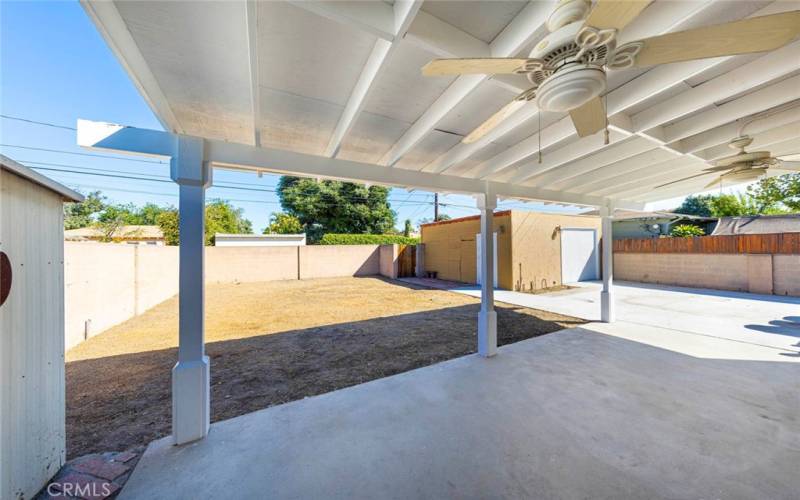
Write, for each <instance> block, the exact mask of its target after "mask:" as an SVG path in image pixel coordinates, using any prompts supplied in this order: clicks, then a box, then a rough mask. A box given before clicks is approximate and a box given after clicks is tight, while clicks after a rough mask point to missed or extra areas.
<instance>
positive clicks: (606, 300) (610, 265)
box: [600, 205, 616, 323]
mask: <svg viewBox="0 0 800 500" xmlns="http://www.w3.org/2000/svg"><path fill="white" fill-rule="evenodd" d="M600 217H601V221H602V227H601V230H602V233H603V236H602V242H603V245H602V246H603V291H602V292H600V319H601V321H603V322H604V323H613V322H614V320H615V318H616V315H615V311H614V291H613V288H614V237H613V234H612V231H613V225H612V222H613V217H614V207H613V206H611V205H608V206H603V207H600Z"/></svg>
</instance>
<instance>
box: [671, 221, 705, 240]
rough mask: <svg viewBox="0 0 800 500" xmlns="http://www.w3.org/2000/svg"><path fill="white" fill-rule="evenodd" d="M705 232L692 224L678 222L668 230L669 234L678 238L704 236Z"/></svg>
mask: <svg viewBox="0 0 800 500" xmlns="http://www.w3.org/2000/svg"><path fill="white" fill-rule="evenodd" d="M705 234H706V232H705V231H704V230H703V228H702V227H699V226H695V225H693V224H678V225H677V226H675V227H673V228H672V231H670V233H669V235H670V236H675V237H678V238H692V237H694V236H705Z"/></svg>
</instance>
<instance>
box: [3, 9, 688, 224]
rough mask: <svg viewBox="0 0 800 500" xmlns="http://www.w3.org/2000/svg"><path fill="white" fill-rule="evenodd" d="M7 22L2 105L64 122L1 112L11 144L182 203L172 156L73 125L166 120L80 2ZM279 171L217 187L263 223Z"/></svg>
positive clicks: (403, 208)
mask: <svg viewBox="0 0 800 500" xmlns="http://www.w3.org/2000/svg"><path fill="white" fill-rule="evenodd" d="M0 32H1V33H2V39H1V40H0V60H1V62H0V64H1V66H0V89H1V90H0V92H1V94H0V113H1V114H2V115H5V116H7V117H15V118H20V119H24V120H32V121H38V122H44V123H50V124H53V125H57V126H45V125H40V124H34V123H28V122H25V121H20V120H18V119H9V118H2V119H0V143H1V144H2V146H0V151H1V152H2V153H3V154H5V155H6V156H9V157H11V158H13V159H15V160H17V161H20V162H21V163H24V164H26V165H28V166H30V167H34V168H37V170H38V171H39V172H41V173H43V174H45V175H47V176H49V177H52V178H53V179H56V180H58V181H60V182H62V183H64V184H66V185H68V186H70V187H73V188H76V189H78V190H80V191H82V192H84V193H85V192H88V191H93V190H101V191H102V192H103V193H104V194H105V195H106V196H107V197H108V198H109V199H110V200H111V201H114V202H121V203H128V202H132V203H134V204H137V205H142V204H144V203H146V202H154V203H157V204H159V205H169V204H173V205H177V191H178V190H177V186H176V185H175V184H173V183H172V182H169V180H168V166H167V165H166V164H163V163H158V162H154V160H152V159H145V158H134V157H129V156H118V155H110V154H100V156H97V155H98V154H99V153H95V152H89V151H86V150H83V149H81V148H79V147H77V146H76V145H75V131H74V130H71V129H70V128H71V127H74V126H75V122H76V120H77V119H78V118H86V119H91V120H99V121H108V122H114V123H122V124H126V125H132V126H137V127H145V128H155V129H161V126H160V124H159V123H158V121H157V120H156V118H155V116H154V115H153V113H152V112H151V111H150V109H149V107H148V106H147V105H146V104H145V102H144V100H143V99H142V98H141V96H140V95H139V93H138V92H137V91H136V89H135V87H134V86H133V84H132V83H131V81H130V80H129V79H128V77H127V75H126V74H125V72H124V70H123V69H122V67H121V66H120V65H119V64H118V63H117V61H116V59H115V58H114V56H113V55H112V53H111V51H110V50H109V49H108V48H107V46H106V45H105V42H104V41H103V40H102V38H101V37H100V35H99V33H98V32H97V31H96V30H95V28H94V26H93V25H92V23H91V21H90V20H89V18H88V17H87V16H86V15H85V14H84V12H83V9H82V8H81V7H80V5H79V4H78V3H77V2H72V1H59V2H7V1H2V2H0ZM62 127H67V128H62ZM30 148H38V149H30ZM43 149H46V150H51V151H43ZM70 171H71V172H70ZM109 175H116V176H117V177H110V176H109ZM119 176H123V177H119ZM124 177H146V178H148V179H152V180H148V181H145V180H137V179H129V178H124ZM277 180H278V177H277V176H264V177H262V178H258V177H256V176H255V175H252V174H247V173H237V172H226V171H220V170H217V171H215V173H214V182H215V184H217V185H216V186H214V187H212V188H211V189H210V190H209V192H208V197H209V198H223V199H227V200H230V201H231V202H232V203H233V204H234V205H236V206H238V207H241V208H243V209H244V211H245V217H247V218H248V219H250V220H251V221H252V222H253V227H254V228H255V230H256V231H259V232H260V230H261V229H262V228H263V227H265V226H266V225H267V221H268V219H269V216H270V214H271V213H272V212H278V211H280V204H279V203H278V199H277V196H276V195H275V193H274V187H275V185H276V183H277ZM222 186H228V187H222ZM242 188H244V189H242ZM389 198H390V201H391V205H392V208H393V209H394V210H396V211H397V213H398V223H397V224H398V227H401V226H402V224H403V221H404V220H405V219H406V218H410V219H411V220H412V222H414V224H416V223H417V222H418V221H419V220H420V219H422V218H431V217H432V216H433V206H432V201H433V194H432V193H427V192H422V191H414V192H407V191H405V190H402V189H393V190H392V192H391V195H390V197H389ZM440 202H441V203H442V204H444V206H443V207H442V208H441V209H440V211H441V213H445V214H448V215H450V216H452V217H461V216H465V215H472V214H475V213H477V210H475V209H474V208H471V207H473V206H474V202H473V200H472V199H471V198H469V197H467V196H443V197H440ZM660 205H662V204H660ZM663 205H664V206H663V207H662V206H659V207H658V208H668V207H669V206H675V202H674V201H670V202H666V204H663ZM500 208H527V209H537V210H547V211H553V210H555V211H564V210H567V211H573V212H574V211H575V210H574V209H560V208H558V207H555V208H554V207H550V206H547V207H545V206H543V205H539V204H522V203H520V202H501V203H500Z"/></svg>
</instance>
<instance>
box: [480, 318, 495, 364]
mask: <svg viewBox="0 0 800 500" xmlns="http://www.w3.org/2000/svg"><path fill="white" fill-rule="evenodd" d="M478 354H480V355H481V356H483V357H484V358H489V357H492V356H494V355H495V354H497V312H495V311H481V312H479V313H478Z"/></svg>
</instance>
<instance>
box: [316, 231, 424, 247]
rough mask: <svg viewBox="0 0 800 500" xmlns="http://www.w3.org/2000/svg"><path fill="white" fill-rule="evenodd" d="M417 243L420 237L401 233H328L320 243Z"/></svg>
mask: <svg viewBox="0 0 800 500" xmlns="http://www.w3.org/2000/svg"><path fill="white" fill-rule="evenodd" d="M393 243H397V244H399V245H416V244H417V243H419V238H407V237H405V236H401V235H399V234H335V233H326V234H325V236H323V237H322V239H320V240H319V244H320V245H391V244H393Z"/></svg>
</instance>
